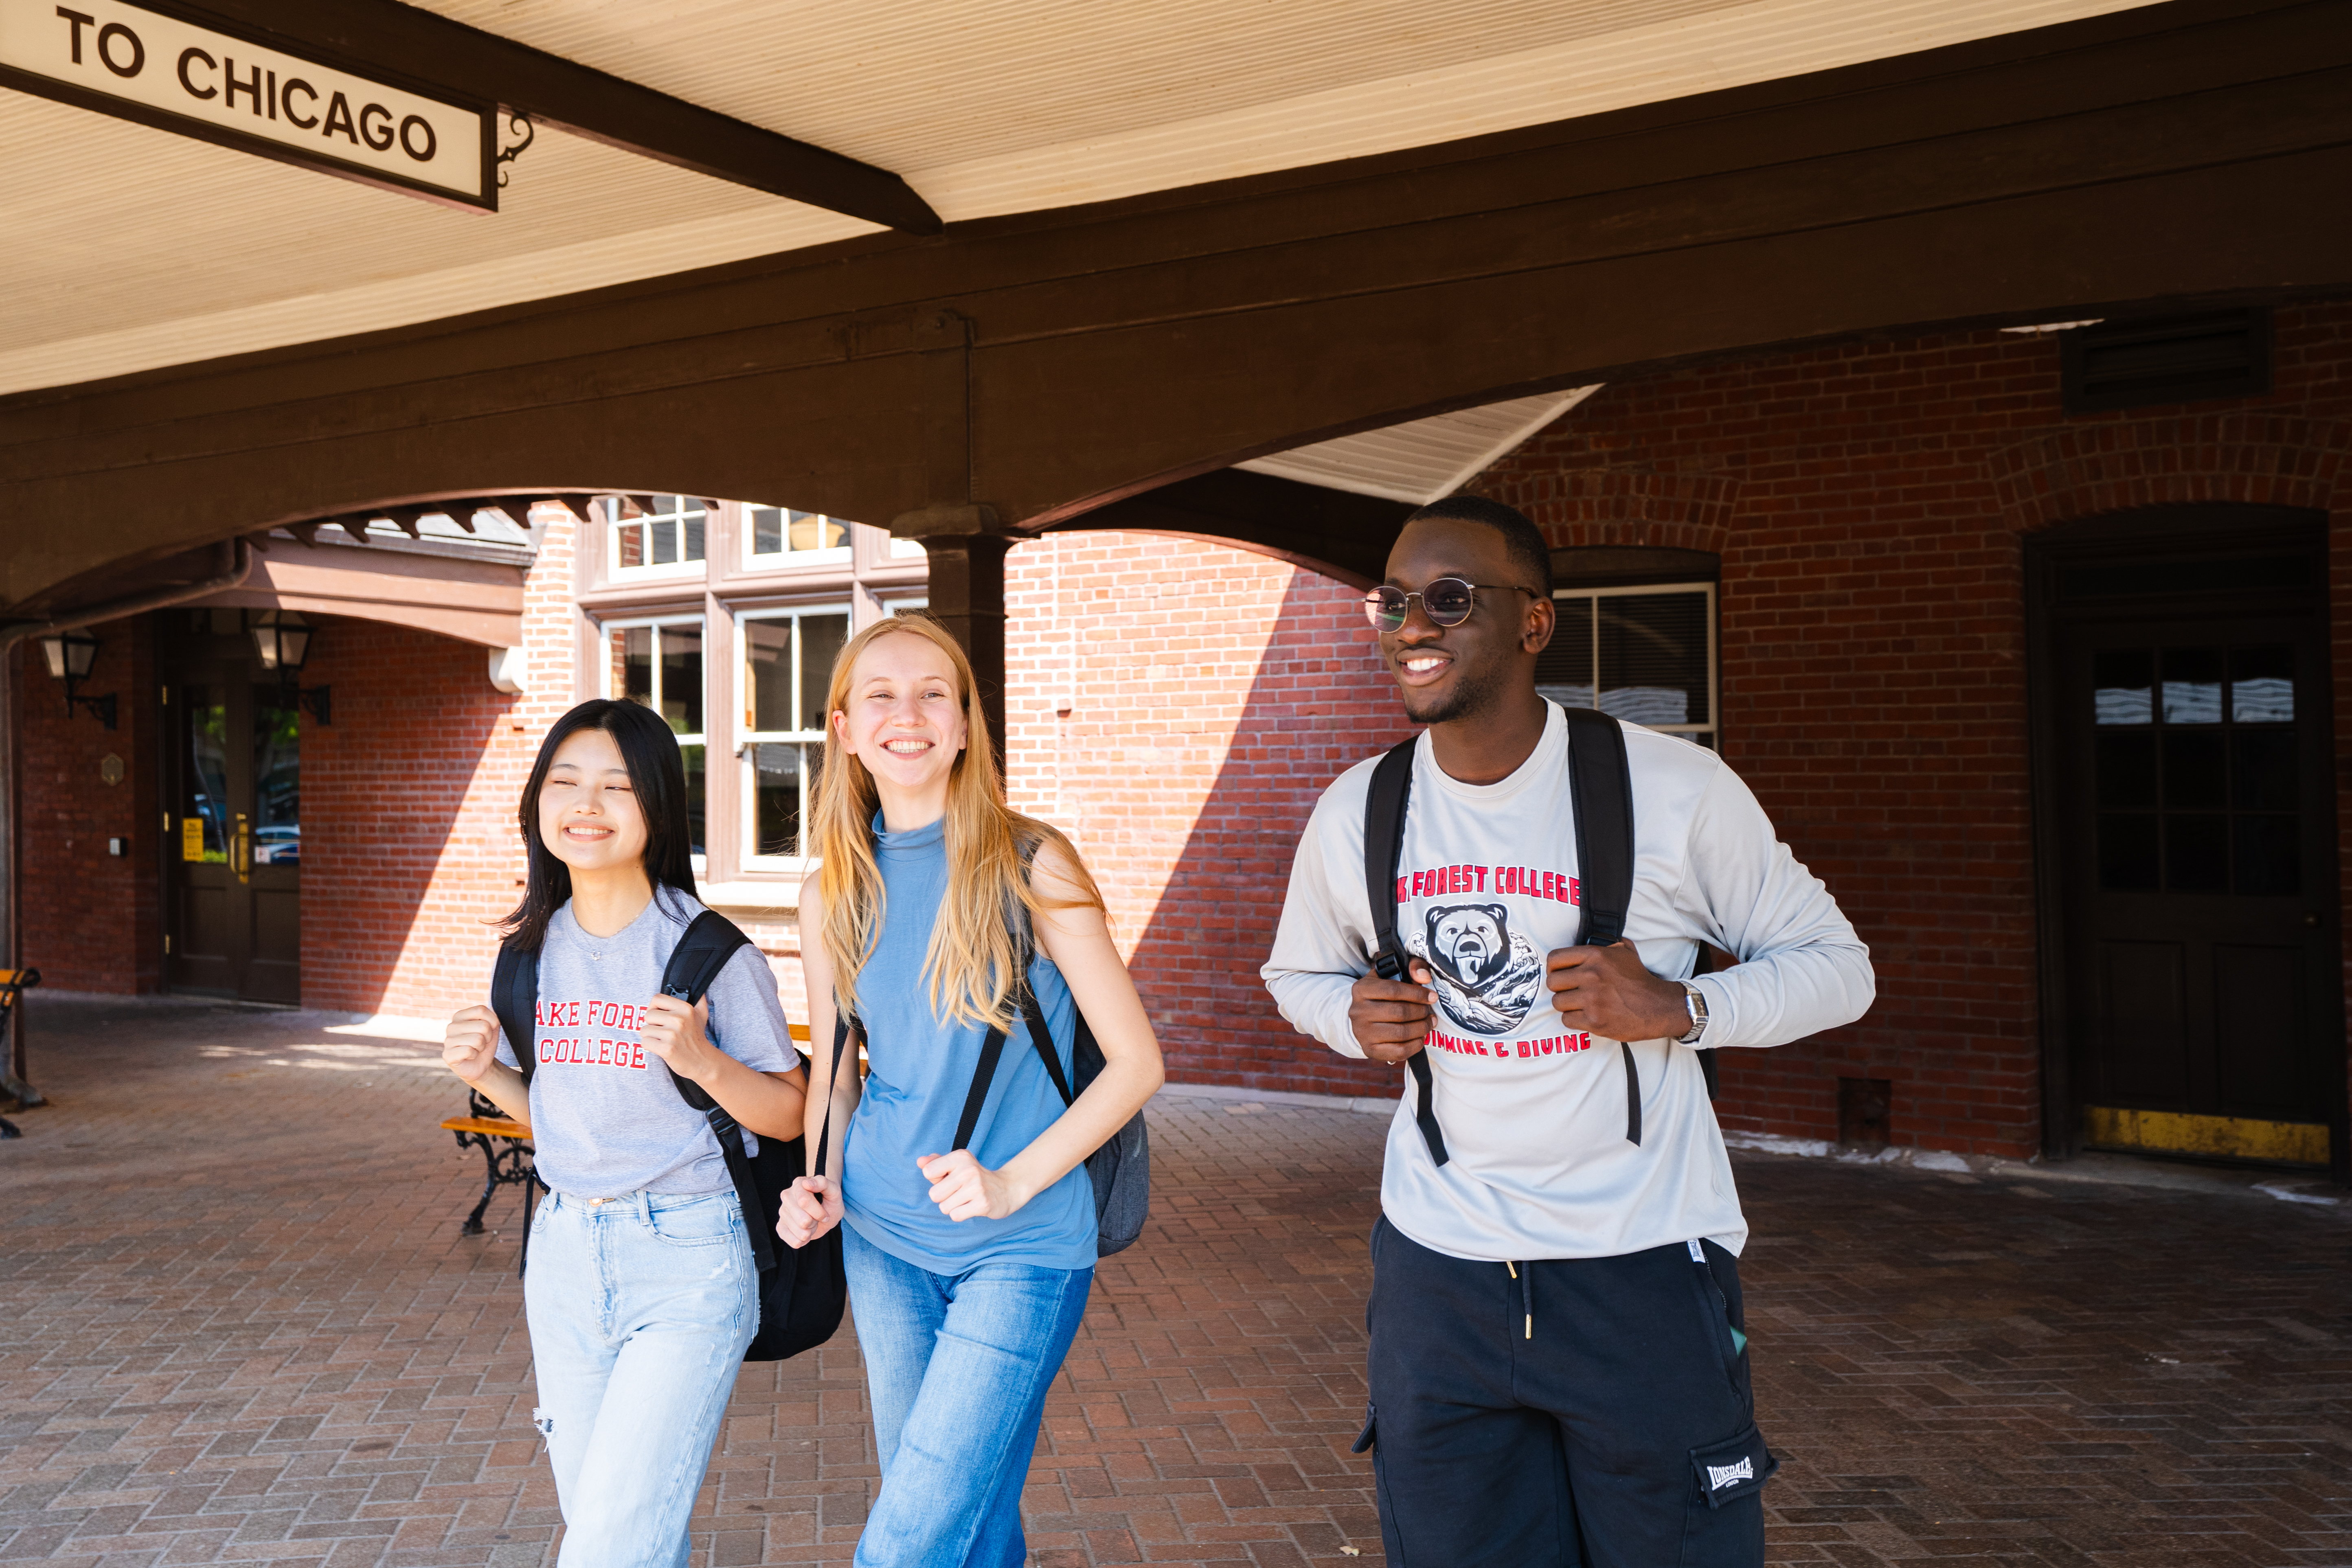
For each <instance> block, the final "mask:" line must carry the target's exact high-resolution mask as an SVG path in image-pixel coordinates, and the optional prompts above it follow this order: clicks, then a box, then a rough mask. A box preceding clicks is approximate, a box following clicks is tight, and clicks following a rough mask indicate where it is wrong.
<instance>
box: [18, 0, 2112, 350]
mask: <svg viewBox="0 0 2352 1568" xmlns="http://www.w3.org/2000/svg"><path fill="white" fill-rule="evenodd" d="M2137 3H2139V0H1749V3H1746V4H1726V3H1724V0H1281V3H1279V4H1275V3H1271V0H1152V3H1151V4H1149V5H1100V4H1080V3H1077V0H861V3H858V4H850V3H848V0H428V5H429V8H430V9H433V10H435V11H438V12H440V13H442V14H444V15H446V16H451V17H454V18H456V19H457V20H459V21H462V22H466V23H467V24H469V25H472V26H478V27H481V28H484V29H487V30H488V31H491V32H495V33H499V34H501V35H504V36H506V37H511V38H513V39H516V40H517V41H520V42H522V43H525V44H529V45H531V46H533V47H538V48H541V49H545V50H547V51H550V52H551V53H554V54H558V55H562V56H565V57H567V58H572V59H575V60H578V61H580V62H582V63H583V64H587V65H590V66H593V67H595V68H599V69H602V70H605V71H609V72H612V73H614V74H615V75H618V76H622V77H625V78H628V79H632V80H635V81H638V82H642V83H644V84H645V85H646V86H649V87H653V88H656V89H660V90H662V91H665V92H667V93H671V94H674V95H677V96H678V97H681V98H685V99H688V100H691V101H694V102H698V103H700V104H704V105H706V106H708V107H709V108H712V109H716V110H720V111H721V112H724V113H727V114H730V115H733V116H735V117H737V118H740V119H741V120H744V121H751V122H752V123H754V124H758V125H761V126H763V127H766V128H768V129H771V130H773V131H777V132H782V133H784V134H787V135H790V136H793V137H797V138H800V139H801V140H803V141H806V142H814V143H815V144H816V145H818V146H821V147H825V148H829V149H831V150H833V151H835V152H838V153H845V154H847V155H849V156H851V157H854V158H858V159H861V160H864V161H866V162H867V163H875V164H878V165H879V166H881V167H883V168H886V169H888V170H891V171H893V172H895V173H897V174H901V175H903V176H905V178H906V179H907V180H908V183H909V184H912V185H913V187H914V188H915V189H916V190H917V191H918V192H919V193H920V194H921V195H923V196H924V197H925V198H926V199H927V200H928V201H929V203H930V204H931V205H933V206H934V207H935V208H937V209H938V211H939V212H940V215H941V216H943V217H945V218H946V219H947V220H948V221H949V222H950V223H954V222H957V221H959V220H967V219H971V218H976V217H982V216H992V215H998V214H1005V213H1016V212H1024V211H1031V210H1036V209H1040V208H1048V207H1058V206H1065V205H1074V204H1078V203H1085V202H1095V201H1103V200H1108V199H1112V198H1116V197H1119V196H1126V195H1136V194H1139V193H1142V192H1148V191H1153V190H1161V189H1171V188H1175V187H1180V186H1184V185H1190V184H1200V183H1202V182H1206V181H1212V180H1219V179H1225V178H1229V177H1234V176H1238V175H1244V174H1260V173H1265V172H1267V171H1270V170H1276V169H1281V168H1288V167H1299V166H1305V165H1309V164H1315V163H1326V162H1329V161H1331V160H1334V159H1339V158H1348V157H1355V156H1362V155H1367V154H1371V153H1384V152H1391V151H1395V150H1397V149H1401V148H1407V147H1414V146H1423V145H1428V144H1431V143H1435V142H1447V141H1452V140H1455V139H1457V138H1461V137H1465V136H1471V135H1476V134H1480V133H1484V132H1496V131H1502V130H1507V129H1510V128H1513V127H1516V126H1522V125H1530V124H1540V123H1544V122H1548V121H1556V120H1564V119H1570V118H1573V117H1576V116H1579V115H1584V114H1591V113H1597V112H1601V111H1602V110H1612V109H1619V108H1623V107H1626V106H1629V105H1633V104H1638V103H1643V102H1653V101H1659V100H1666V99H1672V98H1679V97H1685V96H1687V95H1689V94H1692V93H1697V92H1703V91H1707V90H1711V89H1719V88H1725V87H1731V86H1737V85H1739V84H1742V83H1748V82H1754V81H1759V80H1766V79H1775V78H1779V77H1784V76H1790V75H1796V74H1800V73H1802V72H1807V71H1813V70H1821V69H1826V68H1832V67H1836V66H1841V65H1846V64H1852V63H1854V62H1857V61H1861V60H1867V59H1874V58H1885V57H1888V56H1893V55H1899V54H1907V53H1910V52H1913V51H1916V50H1919V49H1925V48H1931V47H1937V46H1941V45H1946V44H1951V43H1957V42H1961V41H1965V40H1967V39H1969V38H1975V37H1989V36H1992V35H1996V34H2001V33H2010V32H2016V31H2021V30H2023V29H2026V28H2031V27H2037V26H2048V25H2051V24H2053V23H2058V22H2063V21H2068V20H2072V19H2074V18H2078V17H2083V16H2095V15H2100V14H2105V13H2108V12H2113V11H2119V10H2125V9H2129V8H2131V6H2132V5H2135V4H2137ZM511 174H512V179H511V184H509V186H508V188H507V189H506V190H505V191H504V192H503V193H502V195H501V204H502V210H500V211H499V213H497V214H496V215H488V216H486V215H479V214H472V213H464V212H458V211H453V210H450V209H446V208H442V207H437V206H434V205H428V204H426V203H424V202H421V201H416V200H414V199H410V198H406V197H404V196H401V195H393V194H389V193H386V192H384V191H381V190H377V189H373V188H371V187H367V186H362V185H358V184H349V183H346V182H343V181H341V180H336V179H332V178H330V177H327V176H325V175H321V174H315V173H311V172H309V171H306V170H301V169H298V168H293V167H290V166H287V165H282V164H278V163H271V162H268V161H266V160H263V159H260V158H256V157H253V156H250V155H248V154H245V153H237V152H233V151H229V150H226V149H224V148H219V147H215V146H212V145H209V144H207V143H205V142H196V141H192V140H189V139H186V138H183V137H180V136H176V135H173V134H171V133H169V132H163V131H158V130H153V129H151V128H149V127H146V126H142V125H136V124H131V123H128V122H125V121H117V120H113V119H110V118H107V117H104V116H101V115H99V114H96V113H93V112H90V111H89V110H81V109H77V108H72V107H68V106H67V105H63V104H58V103H53V102H49V101H47V100H42V99H36V98H32V97H28V96H26V95H24V94H22V93H17V92H14V91H10V90H7V89H0V218H5V228H0V233H5V263H0V266H4V267H5V272H4V273H0V276H5V279H6V287H5V289H0V393H6V392H13V391H23V390H26V389H31V388H38V387H44V386H53V385H63V384H74V383H79V382H82V381H88V380H93V379H97V378H100V377H103V376H110V375H117V374H126V373H129V372H133V371H139V370H145V369H152V368H154V367H158V366H166V365H172V364H178V363H191V362H195V361H200V360H205V359H210V358H214V357H216V356H219V355H223V354H229V353H242V352H247V351H251V350H256V349H264V348H271V347H278V346H281V345H285V344H289V343H299V342H311V341H315V340H319V339H323V338H330V337H336V336H341V335H342V334H346V333H351V332H357V331H372V330H375V329H380V328H385V327H392V326H398V325H403V324H405V323H409V322H415V321H431V320H435V319H437V318H440V317H444V316H448V315H454V314H457V313H459V312H462V311H467V310H479V309H483V308H486V307H490V306H496V305H501V304H509V303H514V302H518V301H521V300H532V299H541V298H546V297H550V296H552V295H557V294H563V293H569V292H572V291H573V290H576V289H589V288H594V287H599V286H603V285H606V284H612V283H618V282H625V281H628V280H631V279H640V278H647V277H654V276H658V275H661V274H664V273H669V272H676V271H680V270H684V269H687V268H694V267H699V266H707V265H710V264H713V263H717V262H723V261H730V260H736V259H740V258H748V257H753V256H761V255H767V254H772V253H775V252H780V251H787V250H792V249H794V248H797V247H804V246H811V245H816V244H822V243H824V242H827V241H831V240H835V239H840V238H844V237H849V236H852V235H856V234H859V233H864V232H867V230H868V228H869V226H867V225H866V224H863V223H861V222H859V221H858V220H856V219H853V218H848V217H845V216H840V215H837V214H835V213H831V212H825V211H821V210H818V209H815V208H812V207H808V206H803V205H799V204H797V203H793V202H791V201H787V200H783V199H782V198H778V197H773V196H769V195H762V194H761V193H759V192H756V191H752V190H750V189H747V188H744V187H742V186H738V185H734V184H726V183H723V182H720V181H718V180H713V179H709V178H707V177H705V176H702V175H699V174H692V173H689V172H687V171H684V170H680V169H677V168H674V167H671V166H668V165H667V164H662V163H654V162H652V161H650V160H647V159H644V158H639V157H636V156H633V155H632V154H630V153H624V152H620V151H617V150H615V149H613V148H610V147H606V146H603V145H599V144H596V143H593V142H587V141H584V140H582V139H579V138H576V137H572V136H567V135H564V134H562V133H560V132H551V131H544V130H542V131H541V132H540V133H539V135H538V138H537V142H536V144H535V145H533V146H532V147H531V148H530V151H529V152H528V153H525V154H524V155H523V156H522V158H521V159H520V160H519V161H518V162H517V163H514V164H513V165H512V166H511Z"/></svg>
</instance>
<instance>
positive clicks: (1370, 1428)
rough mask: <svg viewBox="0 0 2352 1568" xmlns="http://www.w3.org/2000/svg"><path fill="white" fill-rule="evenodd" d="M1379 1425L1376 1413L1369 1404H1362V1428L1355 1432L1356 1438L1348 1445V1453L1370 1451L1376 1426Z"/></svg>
mask: <svg viewBox="0 0 2352 1568" xmlns="http://www.w3.org/2000/svg"><path fill="white" fill-rule="evenodd" d="M1379 1425H1380V1419H1379V1417H1378V1415H1375V1414H1374V1412H1373V1410H1372V1407H1371V1405H1370V1404H1369V1403H1367V1404H1366V1405H1365V1406H1364V1429H1363V1430H1362V1431H1360V1432H1359V1433H1357V1434H1356V1440H1355V1441H1354V1442H1353V1443H1351V1444H1349V1447H1348V1452H1349V1453H1350V1454H1363V1453H1369V1452H1370V1450H1371V1447H1372V1444H1373V1441H1374V1438H1375V1437H1376V1436H1377V1435H1378V1433H1377V1428H1378V1426H1379Z"/></svg>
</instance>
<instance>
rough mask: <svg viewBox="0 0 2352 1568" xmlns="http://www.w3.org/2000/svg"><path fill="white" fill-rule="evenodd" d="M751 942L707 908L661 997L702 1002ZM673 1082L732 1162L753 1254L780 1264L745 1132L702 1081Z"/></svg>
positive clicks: (688, 934) (667, 972) (672, 962)
mask: <svg viewBox="0 0 2352 1568" xmlns="http://www.w3.org/2000/svg"><path fill="white" fill-rule="evenodd" d="M750 942H751V938H750V937H748V936H745V935H744V934H743V931H742V928H741V927H740V926H738V925H737V924H736V923H735V922H734V921H730V920H729V919H728V918H727V917H726V916H725V915H722V914H719V912H718V911H717V910H703V911H702V912H701V913H700V914H698V915H697V916H695V917H694V921H693V923H692V924H690V925H688V927H687V928H686V931H685V934H684V935H682V936H680V937H679V938H678V939H677V946H676V947H674V948H672V949H670V954H669V963H667V964H666V965H665V966H663V969H662V994H663V995H665V996H676V997H677V998H678V999H679V1000H681V1001H683V1002H685V1003H686V1004H687V1005H688V1006H692V1005H694V1004H696V1003H698V1002H699V1001H701V1000H702V998H703V995H704V994H705V993H707V992H708V991H709V989H710V986H711V983H712V982H713V981H715V980H717V979H718V978H719V971H720V970H722V969H725V968H726V967H727V961H728V960H729V959H731V958H733V957H734V956H735V950H736V949H738V948H740V947H744V946H747V945H749V943H750ZM669 1081H670V1082H671V1083H672V1084H674V1085H675V1086H677V1095H678V1098H679V1099H680V1100H685V1101H686V1102H687V1104H688V1105H690V1106H692V1107H694V1109H695V1110H699V1111H700V1112H702V1115H703V1119H704V1120H705V1121H709V1123H710V1131H711V1134H712V1135H713V1136H714V1137H716V1138H717V1139H718V1140H719V1157H720V1158H721V1159H723V1160H725V1161H726V1162H727V1173H728V1175H729V1176H730V1177H732V1178H733V1179H734V1183H735V1197H736V1200H737V1201H738V1202H739V1203H740V1204H741V1205H743V1224H744V1227H745V1228H746V1229H748V1230H749V1231H751V1256H752V1258H753V1259H754V1260H755V1261H756V1262H757V1263H758V1265H759V1267H760V1268H761V1269H762V1270H766V1269H769V1268H774V1267H775V1266H776V1243H775V1238H774V1237H771V1236H770V1235H769V1234H768V1227H767V1226H764V1225H762V1224H761V1222H760V1221H761V1214H762V1213H763V1212H764V1210H763V1209H762V1207H761V1203H760V1188H759V1184H757V1183H755V1182H754V1181H753V1180H752V1179H751V1154H750V1153H749V1152H746V1150H745V1149H744V1147H743V1129H742V1127H741V1125H740V1123H738V1122H737V1121H736V1120H735V1118H734V1117H733V1116H731V1115H730V1114H729V1113H728V1110H727V1108H726V1107H725V1106H723V1105H721V1104H719V1102H718V1101H717V1100H713V1099H711V1098H710V1095H709V1092H708V1091H707V1090H705V1089H703V1087H702V1086H701V1085H700V1084H698V1083H694V1082H691V1081H689V1080H688V1079H682V1078H680V1077H678V1076H677V1068H671V1069H670V1075H669Z"/></svg>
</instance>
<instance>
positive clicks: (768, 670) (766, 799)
mask: <svg viewBox="0 0 2352 1568" xmlns="http://www.w3.org/2000/svg"><path fill="white" fill-rule="evenodd" d="M735 626H736V635H737V636H738V637H740V639H741V642H742V647H743V731H742V736H741V741H742V745H741V751H740V755H741V758H742V770H743V771H742V780H743V845H744V864H745V865H746V866H751V867H756V868H760V869H761V870H798V869H801V868H803V867H804V866H805V864H806V861H807V857H808V853H809V851H808V842H807V830H808V829H807V825H808V822H809V819H810V811H811V808H812V807H813V806H814V805H815V803H816V781H817V774H818V773H819V772H820V771H821V770H822V769H823V768H824V742H825V723H824V720H825V712H824V699H825V690H826V688H827V687H828V686H829V685H830V684H831V682H832V679H833V664H834V659H835V656H836V655H838V654H839V653H840V652H841V647H842V645H843V644H844V643H845V642H847V641H848V640H849V607H848V606H847V605H825V606H823V607H811V608H804V609H792V610H772V611H771V610H751V611H746V612H744V613H743V614H742V615H741V616H739V617H737V619H736V622H735Z"/></svg>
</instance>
